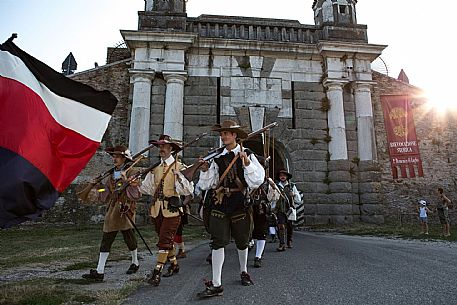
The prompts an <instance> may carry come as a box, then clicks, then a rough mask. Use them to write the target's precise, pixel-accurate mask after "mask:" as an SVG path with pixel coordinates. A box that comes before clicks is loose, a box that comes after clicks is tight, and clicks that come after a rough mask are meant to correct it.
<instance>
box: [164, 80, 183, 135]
mask: <svg viewBox="0 0 457 305" xmlns="http://www.w3.org/2000/svg"><path fill="white" fill-rule="evenodd" d="M163 76H164V78H165V80H166V81H167V90H166V93H165V111H164V122H163V133H164V134H167V135H169V136H171V137H172V138H173V139H177V140H182V139H183V135H184V127H183V126H184V82H185V81H186V79H187V72H185V71H180V72H165V71H164V72H163Z"/></svg>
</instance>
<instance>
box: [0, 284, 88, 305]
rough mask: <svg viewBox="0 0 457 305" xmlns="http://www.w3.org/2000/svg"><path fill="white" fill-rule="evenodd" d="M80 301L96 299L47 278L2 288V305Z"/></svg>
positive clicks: (0, 287)
mask: <svg viewBox="0 0 457 305" xmlns="http://www.w3.org/2000/svg"><path fill="white" fill-rule="evenodd" d="M80 300H87V301H89V302H93V301H96V298H94V297H91V296H88V295H83V294H81V293H79V292H78V291H76V290H73V289H69V288H66V287H64V286H62V285H59V284H58V283H56V282H55V281H54V280H51V279H46V278H40V279H34V280H30V281H23V282H20V283H14V284H6V285H2V286H0V305H59V304H62V303H69V302H81V301H80Z"/></svg>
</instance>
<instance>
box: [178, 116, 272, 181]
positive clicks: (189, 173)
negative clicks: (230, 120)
mask: <svg viewBox="0 0 457 305" xmlns="http://www.w3.org/2000/svg"><path fill="white" fill-rule="evenodd" d="M276 126H278V123H277V122H273V123H271V124H268V125H267V126H265V127H263V128H260V129H259V130H256V131H253V132H251V133H250V134H248V136H247V137H246V138H244V139H241V140H239V141H238V144H240V145H241V144H242V143H243V142H244V141H246V140H249V139H250V138H252V137H255V136H256V135H259V134H262V133H264V132H265V131H267V130H269V129H271V128H273V127H276ZM224 149H225V146H222V147H219V148H216V149H213V150H210V151H209V153H208V154H207V155H206V156H205V157H203V158H201V160H203V161H210V160H212V159H214V158H216V157H217V156H219V155H220V154H221V153H222V152H223V151H224ZM202 164H203V162H201V161H200V160H199V161H197V162H195V163H194V164H192V165H191V166H189V167H188V168H186V169H185V170H182V171H181V173H182V174H183V175H184V177H186V179H187V180H189V181H192V180H193V178H194V175H195V173H196V171H197V169H199V168H200V166H202Z"/></svg>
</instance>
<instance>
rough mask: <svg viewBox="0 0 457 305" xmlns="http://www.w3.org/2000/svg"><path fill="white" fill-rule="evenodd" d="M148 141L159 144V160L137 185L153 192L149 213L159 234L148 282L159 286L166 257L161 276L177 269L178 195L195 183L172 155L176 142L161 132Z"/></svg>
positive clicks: (174, 272) (148, 191)
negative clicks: (166, 265)
mask: <svg viewBox="0 0 457 305" xmlns="http://www.w3.org/2000/svg"><path fill="white" fill-rule="evenodd" d="M150 143H151V144H154V145H156V146H158V147H159V155H160V160H161V163H160V165H158V166H157V167H155V168H154V169H153V170H151V171H150V172H149V173H148V174H147V175H146V177H145V179H144V181H143V182H142V184H141V186H140V192H141V193H143V194H148V195H151V196H153V197H152V205H151V217H152V219H153V223H154V228H155V231H156V232H157V235H158V237H159V241H158V243H157V246H158V248H159V255H158V256H157V262H156V266H155V268H154V270H153V273H152V275H151V277H150V278H149V279H148V283H150V284H151V285H154V286H158V285H159V284H160V278H161V275H162V269H163V266H164V265H165V264H166V262H167V260H169V261H170V263H171V265H170V267H169V268H168V270H167V273H166V274H164V277H167V276H172V275H173V274H176V273H178V272H179V265H178V262H177V260H176V251H175V248H174V242H173V238H174V235H175V234H176V230H177V229H178V226H179V223H180V221H181V214H182V213H183V209H182V203H181V199H180V196H189V195H192V194H193V192H194V185H193V183H192V182H189V181H188V180H187V179H186V178H185V177H184V176H183V175H182V174H181V172H180V171H181V170H182V169H184V168H185V165H184V164H183V163H181V162H180V161H179V160H176V159H175V157H174V156H173V155H172V152H176V151H179V150H180V146H179V144H178V143H176V142H175V141H172V140H171V138H170V137H169V136H167V135H162V136H160V138H159V140H157V141H150Z"/></svg>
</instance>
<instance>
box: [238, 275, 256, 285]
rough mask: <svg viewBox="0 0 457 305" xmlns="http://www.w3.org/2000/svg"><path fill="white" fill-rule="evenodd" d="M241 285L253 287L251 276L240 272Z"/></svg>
mask: <svg viewBox="0 0 457 305" xmlns="http://www.w3.org/2000/svg"><path fill="white" fill-rule="evenodd" d="M241 285H243V286H251V285H254V282H253V281H252V280H251V276H250V275H249V274H248V273H247V272H245V271H243V272H241Z"/></svg>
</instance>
